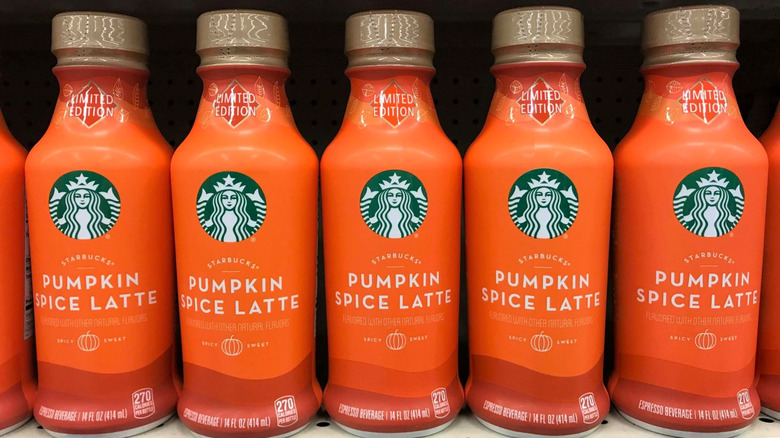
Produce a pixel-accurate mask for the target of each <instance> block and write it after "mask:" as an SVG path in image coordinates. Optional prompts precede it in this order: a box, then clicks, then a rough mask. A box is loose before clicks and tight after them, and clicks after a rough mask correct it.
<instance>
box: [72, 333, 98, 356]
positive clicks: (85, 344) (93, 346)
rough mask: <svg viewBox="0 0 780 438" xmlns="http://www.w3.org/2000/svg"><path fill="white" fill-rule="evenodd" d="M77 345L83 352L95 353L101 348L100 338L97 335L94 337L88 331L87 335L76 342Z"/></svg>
mask: <svg viewBox="0 0 780 438" xmlns="http://www.w3.org/2000/svg"><path fill="white" fill-rule="evenodd" d="M76 345H77V346H78V347H79V350H81V351H95V350H97V349H98V347H100V338H98V337H97V335H93V334H91V333H90V332H89V330H87V333H86V334H83V335H81V336H79V338H78V339H77V340H76Z"/></svg>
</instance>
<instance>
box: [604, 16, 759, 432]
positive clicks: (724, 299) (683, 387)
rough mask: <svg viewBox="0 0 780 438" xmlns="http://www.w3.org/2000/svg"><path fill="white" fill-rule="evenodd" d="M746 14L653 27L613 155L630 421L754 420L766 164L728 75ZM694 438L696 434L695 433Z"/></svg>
mask: <svg viewBox="0 0 780 438" xmlns="http://www.w3.org/2000/svg"><path fill="white" fill-rule="evenodd" d="M738 45H739V12H738V11H737V10H736V9H734V8H731V7H728V6H717V5H716V6H692V7H683V8H676V9H667V10H662V11H659V12H655V13H652V14H650V15H648V16H647V17H645V20H644V28H643V33H642V48H643V51H644V57H645V61H644V64H643V66H642V74H643V75H644V77H645V92H644V96H643V97H642V101H641V104H640V107H639V114H638V115H637V118H636V121H635V122H634V125H633V126H632V128H631V130H630V132H629V133H628V135H626V137H625V138H624V139H623V141H621V142H620V144H619V145H618V146H617V149H616V150H615V152H614V158H615V191H614V194H615V200H614V202H615V208H614V230H613V232H614V239H613V243H614V246H613V257H614V275H615V277H614V284H615V338H616V341H615V369H614V372H613V374H612V376H611V378H610V381H609V384H608V388H609V391H610V395H611V397H612V401H613V403H614V404H615V406H616V407H617V409H618V410H619V411H620V412H621V413H622V414H623V415H624V416H625V417H626V418H628V419H629V420H630V421H631V422H633V423H636V424H638V425H639V426H642V427H645V428H647V429H650V430H652V431H656V432H661V433H663V434H666V435H673V436H693V435H697V434H705V433H706V434H711V435H707V436H723V437H726V436H733V435H736V434H738V433H739V432H740V431H742V430H744V429H745V428H746V427H747V426H748V425H749V424H750V422H751V421H752V420H754V419H755V417H756V414H757V411H758V409H759V399H758V394H757V393H756V382H755V379H754V376H755V355H756V336H757V326H758V302H759V289H760V285H761V259H762V246H763V245H762V243H763V239H764V213H765V210H766V189H767V172H768V164H767V156H766V153H765V152H764V150H763V148H762V147H761V144H760V143H759V142H758V141H757V140H756V139H755V138H754V137H753V136H752V135H751V134H750V132H749V131H748V130H747V128H746V127H745V124H744V122H743V121H742V117H741V115H740V113H739V107H738V106H737V102H736V99H735V97H734V91H733V89H732V75H733V74H734V72H735V71H736V69H737V66H738V64H737V61H736V57H735V53H736V49H737V46H738ZM697 436H698V435H697Z"/></svg>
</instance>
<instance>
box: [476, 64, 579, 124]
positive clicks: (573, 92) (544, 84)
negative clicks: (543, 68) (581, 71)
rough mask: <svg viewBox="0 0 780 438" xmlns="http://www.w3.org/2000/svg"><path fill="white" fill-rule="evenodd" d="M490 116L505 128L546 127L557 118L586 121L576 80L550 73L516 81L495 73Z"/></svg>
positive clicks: (565, 74)
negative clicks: (529, 125) (521, 126)
mask: <svg viewBox="0 0 780 438" xmlns="http://www.w3.org/2000/svg"><path fill="white" fill-rule="evenodd" d="M490 114H491V115H492V116H494V117H497V118H499V119H501V120H503V121H504V122H505V123H506V124H507V125H510V124H513V123H520V122H531V123H533V124H535V125H541V126H545V125H547V124H548V123H549V122H551V121H552V120H556V119H557V118H559V117H565V118H567V119H574V118H578V119H581V120H585V121H588V123H590V122H589V120H588V113H587V110H586V109H585V104H584V101H583V100H582V92H581V91H580V85H579V76H577V77H573V76H571V75H569V74H567V73H560V72H549V73H544V74H540V75H538V76H530V77H525V78H517V77H512V76H508V75H504V74H501V73H500V70H499V71H497V72H496V91H495V94H494V95H493V101H492V102H491V105H490Z"/></svg>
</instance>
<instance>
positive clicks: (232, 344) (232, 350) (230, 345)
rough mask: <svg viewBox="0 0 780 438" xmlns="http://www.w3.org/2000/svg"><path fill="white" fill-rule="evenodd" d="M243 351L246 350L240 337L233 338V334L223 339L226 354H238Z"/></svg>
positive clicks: (223, 348)
mask: <svg viewBox="0 0 780 438" xmlns="http://www.w3.org/2000/svg"><path fill="white" fill-rule="evenodd" d="M242 351H244V343H243V342H241V340H240V339H235V338H233V335H230V337H229V338H227V339H225V340H223V341H222V352H223V353H225V355H226V356H238V355H239V354H241V352H242Z"/></svg>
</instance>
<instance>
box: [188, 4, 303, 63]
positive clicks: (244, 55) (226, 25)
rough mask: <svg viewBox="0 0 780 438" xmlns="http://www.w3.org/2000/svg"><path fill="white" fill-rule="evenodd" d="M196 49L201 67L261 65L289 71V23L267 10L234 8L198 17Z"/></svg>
mask: <svg viewBox="0 0 780 438" xmlns="http://www.w3.org/2000/svg"><path fill="white" fill-rule="evenodd" d="M195 50H196V51H197V52H198V55H200V58H201V66H204V65H214V64H261V65H269V66H273V67H282V68H287V58H288V57H289V55H290V42H289V39H288V37H287V20H285V19H284V17H282V16H281V15H279V14H275V13H273V12H266V11H258V10H248V9H243V10H242V9H231V10H219V11H211V12H206V13H204V14H202V15H201V16H200V17H198V32H197V41H196V45H195Z"/></svg>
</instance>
